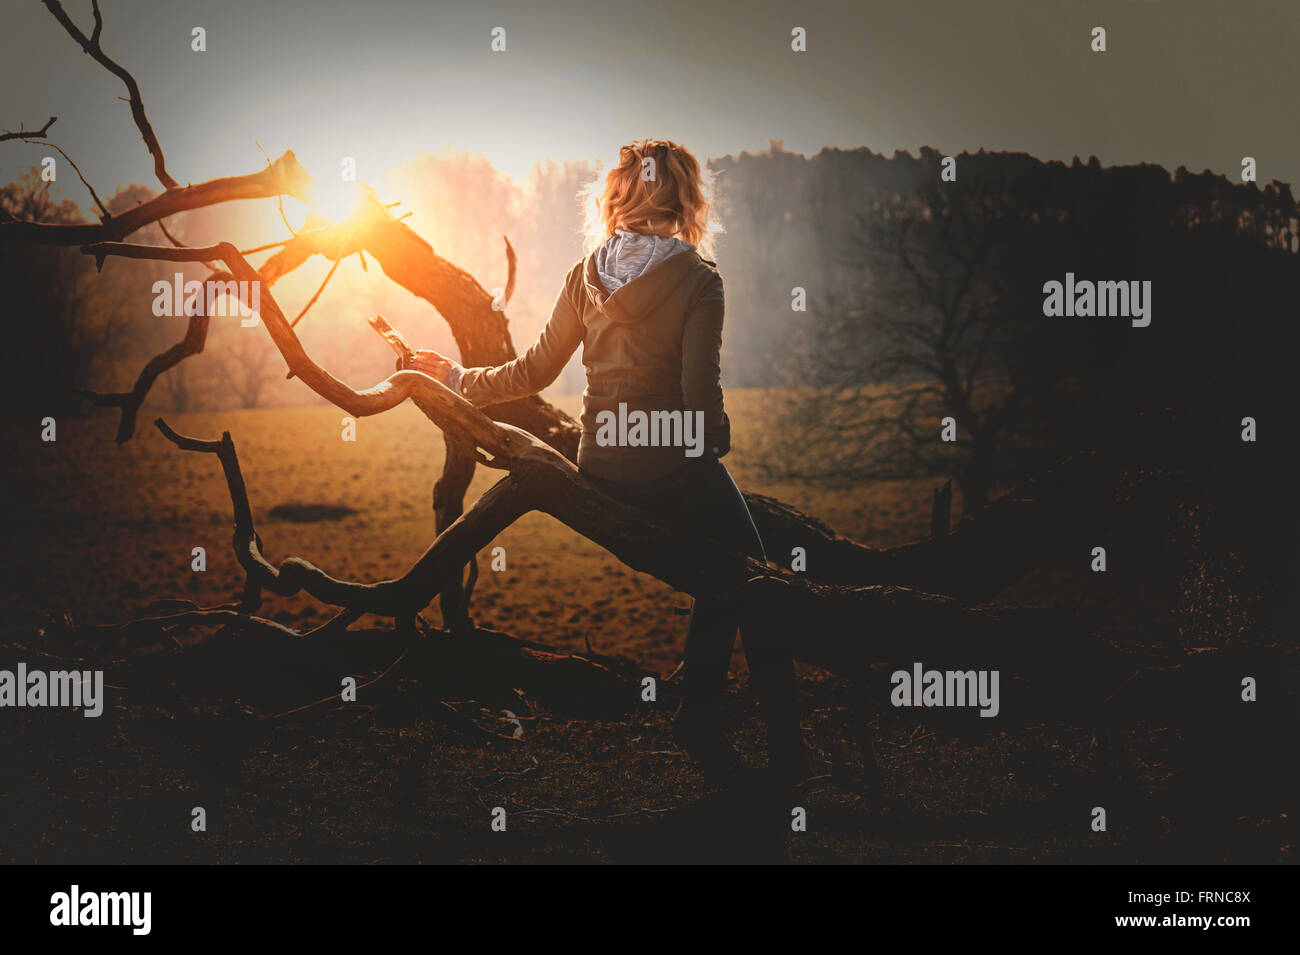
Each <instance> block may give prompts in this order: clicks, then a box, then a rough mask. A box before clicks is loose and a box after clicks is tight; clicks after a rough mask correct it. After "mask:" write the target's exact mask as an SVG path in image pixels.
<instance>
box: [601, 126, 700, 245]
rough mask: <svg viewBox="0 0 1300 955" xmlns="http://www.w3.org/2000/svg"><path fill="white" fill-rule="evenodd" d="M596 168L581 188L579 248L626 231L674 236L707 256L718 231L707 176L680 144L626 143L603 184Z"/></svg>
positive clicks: (658, 141)
mask: <svg viewBox="0 0 1300 955" xmlns="http://www.w3.org/2000/svg"><path fill="white" fill-rule="evenodd" d="M643 169H644V170H646V173H647V175H643V172H642V170H643ZM600 172H601V170H600V168H597V172H596V178H595V179H593V180H592V181H591V183H590V184H589V185H588V186H587V187H586V188H585V189H584V190H583V191H582V200H583V205H584V207H585V212H586V228H585V241H584V243H583V249H584V251H586V252H590V251H592V250H593V249H595V248H596V247H597V246H599V245H600V244H601V243H602V242H604V241H605V240H606V239H608V238H609V237H610V236H612V235H613V234H614V231H615V230H616V229H627V230H628V231H630V232H639V233H642V234H645V235H660V236H664V237H665V238H671V237H673V236H676V237H677V238H679V239H681V240H682V241H683V242H689V243H691V244H692V245H694V246H695V247H696V248H697V249H698V250H699V252H700V254H701V255H703V256H705V257H706V258H707V257H709V256H711V255H712V254H713V237H714V236H715V235H716V234H717V233H719V232H721V231H722V229H721V228H720V227H719V225H718V223H717V222H716V221H714V219H713V217H712V212H713V202H712V195H713V176H712V173H710V172H709V170H708V169H707V168H701V166H700V164H699V162H697V161H696V159H695V157H694V156H693V155H691V152H690V150H688V149H687V148H686V147H685V146H681V145H679V144H677V143H675V142H672V141H671V140H667V139H643V140H640V141H638V142H634V143H629V144H627V145H626V146H624V147H623V148H621V149H620V150H619V151H618V161H617V162H616V163H615V164H614V165H613V166H612V167H611V168H610V169H609V171H608V172H607V173H606V174H605V176H604V184H603V186H602V185H601V175H600ZM647 176H648V178H647Z"/></svg>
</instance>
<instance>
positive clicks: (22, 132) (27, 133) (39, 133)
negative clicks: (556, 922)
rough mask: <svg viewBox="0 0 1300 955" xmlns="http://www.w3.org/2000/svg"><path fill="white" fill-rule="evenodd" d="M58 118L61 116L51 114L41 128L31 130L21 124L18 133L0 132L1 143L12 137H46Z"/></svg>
mask: <svg viewBox="0 0 1300 955" xmlns="http://www.w3.org/2000/svg"><path fill="white" fill-rule="evenodd" d="M58 119H59V117H57V116H51V117H50V118H49V119H47V120H46V121H45V125H44V126H42V127H41V128H40V129H35V130H29V129H23V127H21V126H19V127H18V132H16V133H11V132H9V131H8V130H6V131H5V132H3V133H0V143H3V142H6V141H7V140H10V139H45V138H46V136H45V134H46V133H48V132H49V130H50V127H51V126H53V125H54V124H55V123H56V122H58Z"/></svg>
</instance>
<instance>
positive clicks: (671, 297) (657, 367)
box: [448, 230, 731, 482]
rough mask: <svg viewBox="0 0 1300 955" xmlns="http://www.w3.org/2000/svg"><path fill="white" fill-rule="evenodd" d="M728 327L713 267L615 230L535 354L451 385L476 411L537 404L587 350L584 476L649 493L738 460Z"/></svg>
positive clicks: (660, 242) (462, 375)
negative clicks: (725, 380)
mask: <svg viewBox="0 0 1300 955" xmlns="http://www.w3.org/2000/svg"><path fill="white" fill-rule="evenodd" d="M611 286H613V287H611ZM722 317H723V289H722V276H721V275H720V274H719V273H718V270H717V263H716V262H713V261H711V260H709V259H705V258H702V257H701V256H700V254H699V253H698V252H697V251H696V249H695V247H694V246H692V245H690V244H689V243H685V242H682V241H681V240H678V239H665V238H662V237H660V236H640V235H637V234H635V233H630V232H625V231H623V230H619V231H618V232H616V233H615V234H614V235H613V236H610V238H609V239H607V240H606V242H605V243H604V244H603V245H602V246H601V247H600V248H599V249H597V250H596V251H594V252H592V253H591V254H590V255H586V256H584V257H583V258H581V259H579V260H578V261H577V262H576V263H575V264H574V266H573V268H571V269H570V270H569V273H568V275H567V276H566V277H565V280H564V287H563V288H562V289H561V290H560V294H559V296H558V297H557V298H556V301H555V307H554V308H553V310H552V312H551V317H550V319H549V321H547V323H546V327H545V328H543V329H542V333H541V335H540V337H539V338H538V339H537V341H536V342H535V343H534V344H533V345H532V347H530V348H529V349H528V350H527V351H526V352H525V353H524V354H523V355H520V356H519V357H518V358H516V359H514V360H513V361H510V362H506V363H505V364H504V365H497V366H495V367H492V368H465V369H453V373H452V375H450V376H449V377H448V384H449V385H450V386H451V387H453V388H456V387H457V386H459V391H460V393H461V394H462V395H463V396H464V397H465V398H467V399H468V400H469V401H470V402H472V403H473V404H475V405H480V406H482V405H491V404H499V403H501V402H504V401H510V400H512V399H514V398H523V397H526V396H528V395H534V394H536V393H537V392H539V391H541V390H542V389H543V388H545V387H546V386H547V385H549V384H551V382H553V381H555V379H556V378H557V377H559V374H560V372H561V371H562V370H563V369H564V366H565V365H566V364H567V363H568V361H569V358H570V357H571V356H572V355H573V353H574V352H575V351H576V350H577V348H578V346H579V345H581V346H582V362H583V365H584V366H585V368H586V371H587V388H586V390H585V391H584V392H583V395H582V438H581V440H580V441H579V444H578V466H579V467H580V468H582V470H584V471H586V472H588V473H589V474H593V475H595V476H596V477H601V478H605V479H607V480H611V481H623V482H639V481H649V480H653V479H655V478H658V477H662V476H664V475H666V474H670V473H672V472H674V471H676V470H678V469H679V468H681V467H683V466H684V465H686V464H688V463H690V462H691V461H692V460H696V459H698V458H700V457H705V456H712V457H722V456H723V455H724V454H726V453H727V452H728V451H729V450H730V449H731V436H730V423H729V421H728V419H727V414H726V411H725V410H724V408H723V400H722V384H721V380H720V379H721V368H720V353H721V349H722ZM457 379H458V380H457Z"/></svg>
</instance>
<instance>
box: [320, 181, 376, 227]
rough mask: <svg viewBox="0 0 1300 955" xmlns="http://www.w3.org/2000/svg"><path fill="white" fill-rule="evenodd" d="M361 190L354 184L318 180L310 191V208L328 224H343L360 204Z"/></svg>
mask: <svg viewBox="0 0 1300 955" xmlns="http://www.w3.org/2000/svg"><path fill="white" fill-rule="evenodd" d="M362 195H363V193H362V190H361V187H360V186H358V185H357V184H356V183H355V182H345V181H343V180H341V179H324V180H320V179H318V180H317V181H316V185H315V188H314V189H313V190H312V197H311V207H312V209H314V210H315V211H316V212H318V213H320V214H321V215H322V216H324V217H325V218H327V219H328V220H329V221H330V222H344V221H346V220H347V219H349V218H350V217H351V216H352V214H353V213H354V212H356V211H357V207H358V206H359V205H360V204H361V199H362Z"/></svg>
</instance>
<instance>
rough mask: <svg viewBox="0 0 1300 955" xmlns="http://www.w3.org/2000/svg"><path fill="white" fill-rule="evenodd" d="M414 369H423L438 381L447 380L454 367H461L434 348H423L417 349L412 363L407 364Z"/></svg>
mask: <svg viewBox="0 0 1300 955" xmlns="http://www.w3.org/2000/svg"><path fill="white" fill-rule="evenodd" d="M407 367H408V368H410V369H411V370H412V371H422V372H424V373H425V374H426V375H429V376H430V377H432V378H436V379H437V380H438V381H441V382H446V380H447V375H448V374H450V372H451V370H452V369H453V368H459V367H460V365H459V364H457V363H456V362H454V361H452V360H451V359H450V358H447V357H445V356H443V355H440V354H439V353H438V352H436V351H434V350H433V349H432V348H421V349H419V350H417V351H416V353H415V357H414V358H412V359H411V363H410V365H408V366H407Z"/></svg>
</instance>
